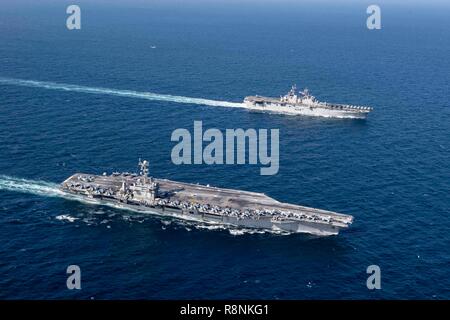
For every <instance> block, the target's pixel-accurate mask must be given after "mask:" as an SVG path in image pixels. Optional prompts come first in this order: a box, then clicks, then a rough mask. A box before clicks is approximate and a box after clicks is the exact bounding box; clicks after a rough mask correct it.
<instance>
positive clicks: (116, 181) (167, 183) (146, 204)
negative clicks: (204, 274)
mask: <svg viewBox="0 0 450 320" xmlns="http://www.w3.org/2000/svg"><path fill="white" fill-rule="evenodd" d="M141 178H142V177H141V176H137V175H129V174H125V175H124V174H119V175H115V176H105V175H103V176H96V175H85V174H75V175H73V176H71V177H70V178H68V179H67V180H66V181H64V182H63V183H62V184H61V190H62V191H64V192H66V193H70V194H74V195H76V197H77V198H79V199H81V200H83V201H88V202H89V203H93V204H98V205H108V206H113V207H115V208H120V209H126V210H133V211H137V212H145V213H149V214H156V215H161V216H167V217H173V218H177V219H183V220H188V221H197V222H203V223H208V224H220V225H224V226H227V225H228V226H234V227H242V228H254V229H263V230H269V231H285V232H289V233H308V234H313V235H317V236H330V235H337V234H338V233H339V231H340V230H341V229H346V228H347V227H348V226H349V225H350V224H351V223H352V221H353V217H352V216H349V215H344V214H339V213H336V212H332V211H325V210H320V209H315V208H308V207H303V206H298V205H294V204H288V203H281V202H278V201H276V200H274V199H272V198H270V197H268V196H266V195H264V194H262V193H255V192H248V191H241V190H232V189H222V188H215V187H209V186H202V185H196V184H188V183H181V182H176V181H171V180H165V179H153V178H152V183H154V184H157V185H158V186H159V190H158V196H156V197H153V198H152V197H150V196H148V193H146V192H142V190H143V186H142V184H140V181H141ZM125 185H128V186H129V187H128V188H129V189H127V190H128V191H127V192H128V193H124V192H123V191H122V190H123V188H124V186H125ZM144 186H145V187H147V185H146V184H145V185H144Z"/></svg>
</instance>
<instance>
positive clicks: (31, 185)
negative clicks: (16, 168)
mask: <svg viewBox="0 0 450 320" xmlns="http://www.w3.org/2000/svg"><path fill="white" fill-rule="evenodd" d="M0 190H7V191H14V192H21V193H31V194H35V195H39V196H47V197H63V196H64V195H65V194H64V192H62V191H61V190H59V188H58V184H56V183H51V182H45V181H36V180H27V179H22V178H15V177H10V176H5V175H0Z"/></svg>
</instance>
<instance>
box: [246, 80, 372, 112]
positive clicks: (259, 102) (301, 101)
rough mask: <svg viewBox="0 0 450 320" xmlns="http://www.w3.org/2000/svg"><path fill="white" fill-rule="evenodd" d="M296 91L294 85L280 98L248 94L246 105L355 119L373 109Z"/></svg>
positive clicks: (256, 108) (269, 110)
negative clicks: (322, 99)
mask: <svg viewBox="0 0 450 320" xmlns="http://www.w3.org/2000/svg"><path fill="white" fill-rule="evenodd" d="M296 91H297V87H296V86H295V85H294V86H292V88H291V90H290V91H289V92H288V93H287V94H286V95H284V96H281V97H280V98H269V97H262V96H248V97H246V98H245V99H244V105H245V106H246V108H247V109H250V110H256V111H266V112H267V111H268V112H275V113H282V114H288V115H306V116H319V117H330V118H353V119H365V118H366V117H367V115H368V114H369V112H371V111H372V110H373V109H372V108H371V107H366V106H354V105H349V104H336V103H328V102H320V101H318V100H317V99H316V98H315V97H314V96H312V95H311V94H310V93H309V91H308V89H304V90H303V91H300V92H299V94H298V95H297V93H296Z"/></svg>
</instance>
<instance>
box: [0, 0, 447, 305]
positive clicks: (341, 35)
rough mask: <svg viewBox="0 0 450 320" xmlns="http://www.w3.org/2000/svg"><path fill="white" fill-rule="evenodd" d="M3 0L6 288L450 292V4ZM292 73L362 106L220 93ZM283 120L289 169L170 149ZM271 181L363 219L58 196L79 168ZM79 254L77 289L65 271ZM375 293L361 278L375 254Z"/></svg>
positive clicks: (255, 293)
mask: <svg viewBox="0 0 450 320" xmlns="http://www.w3.org/2000/svg"><path fill="white" fill-rule="evenodd" d="M68 4H69V3H68V2H64V1H44V2H39V4H37V3H33V2H30V1H23V0H21V1H14V2H13V1H6V3H5V2H2V3H1V5H0V7H1V10H0V143H1V152H0V241H1V246H0V298H2V299H38V298H43V299H73V298H76V299H220V298H225V299H226V298H237V299H245V298H251V299H259V298H261V299H391V298H393V299H410V298H420V299H448V298H450V293H449V292H450V291H449V288H450V247H449V243H450V235H449V230H450V196H449V194H450V186H449V182H450V174H449V168H450V167H449V162H450V139H449V131H450V105H449V98H448V93H449V92H450V90H449V89H450V88H449V86H450V77H449V74H450V60H449V59H448V57H449V55H450V38H449V36H448V35H449V33H450V19H448V16H449V13H450V10H449V9H450V7H449V6H448V5H446V4H443V3H441V4H438V3H430V4H428V5H425V4H417V3H416V4H409V5H408V6H406V5H402V4H389V3H382V5H381V8H382V29H381V30H377V31H369V30H368V29H367V28H366V27H365V23H366V21H365V20H366V17H367V14H366V13H365V10H366V7H367V5H368V4H365V3H357V2H350V3H348V2H345V3H344V2H342V3H336V4H328V3H326V2H321V3H318V4H312V3H303V4H299V3H296V2H286V3H283V5H280V3H272V2H268V3H264V4H256V3H255V2H244V3H240V4H239V3H237V2H232V3H229V4H226V3H216V4H214V5H213V4H206V3H190V4H181V3H178V2H152V3H144V2H137V1H135V2H129V3H127V4H124V3H123V2H116V3H114V4H107V3H106V2H104V1H97V2H94V3H92V2H83V1H81V2H79V5H80V7H81V10H82V29H81V30H78V31H68V30H67V29H66V27H65V19H66V16H67V15H66V14H65V9H66V7H67V5H68ZM292 83H297V85H298V86H299V87H304V86H307V87H308V88H309V89H310V90H311V91H312V93H313V94H315V95H316V96H317V97H318V98H319V99H321V100H327V101H332V102H347V103H351V104H359V105H370V106H372V107H374V109H375V110H374V111H373V112H372V114H370V117H369V118H368V119H367V120H366V121H361V120H350V119H347V120H343V119H326V118H309V117H291V116H283V115H273V114H264V113H252V112H248V111H246V110H242V109H238V108H227V107H224V106H234V105H235V104H238V103H240V102H241V101H242V98H243V97H245V96H246V95H250V94H262V95H268V96H278V95H280V94H283V93H284V92H286V91H287V90H288V89H289V87H290V85H291V84H292ZM196 120H202V121H203V126H204V128H218V129H221V130H225V129H227V128H244V129H247V128H256V129H259V128H267V129H272V128H278V129H279V130H280V170H279V173H278V174H277V175H274V176H261V175H260V171H259V169H260V166H259V165H216V166H208V165H181V166H176V165H174V164H173V163H172V162H171V158H170V153H171V150H172V148H173V146H174V144H175V143H174V142H171V141H170V136H171V133H172V131H173V130H175V129H177V128H187V129H189V130H191V131H192V129H193V123H194V121H196ZM139 157H141V158H145V159H148V160H149V162H150V171H151V174H152V175H154V176H156V177H162V178H169V179H176V180H180V181H185V182H192V183H196V182H199V183H203V184H208V183H209V184H212V185H217V186H221V187H228V188H239V189H245V190H251V191H257V192H264V193H266V194H268V195H269V196H272V197H274V198H276V199H278V200H280V201H286V202H292V203H298V204H302V205H307V206H313V207H318V208H323V209H328V210H334V211H337V212H342V213H347V214H351V215H353V216H354V217H355V221H354V224H353V225H352V227H351V228H350V229H349V230H347V231H344V232H342V234H340V235H339V236H337V237H329V238H316V237H311V236H307V235H298V234H297V235H279V234H270V233H255V232H253V233H250V232H247V231H246V230H239V229H232V230H229V229H225V228H211V227H208V226H205V225H196V224H188V223H183V222H178V221H174V220H168V219H162V218H159V217H154V216H148V215H142V214H136V213H132V212H127V211H120V210H117V209H115V208H111V207H100V206H94V205H91V204H86V203H82V202H77V201H73V199H67V198H64V197H62V194H61V193H60V192H59V191H58V189H57V185H58V183H60V182H61V181H63V180H64V179H65V178H67V177H68V176H70V175H72V174H73V173H75V172H92V173H102V172H104V171H108V172H110V171H133V170H135V169H136V163H137V159H138V158H139ZM72 264H76V265H79V266H80V268H81V274H82V276H81V285H82V289H81V290H68V289H67V288H66V279H67V275H66V268H67V266H68V265H72ZM374 264H375V265H378V266H380V268H381V286H382V289H381V290H375V291H371V290H368V289H367V287H366V279H367V277H368V274H367V273H366V268H367V267H368V266H369V265H374Z"/></svg>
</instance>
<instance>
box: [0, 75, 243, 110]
mask: <svg viewBox="0 0 450 320" xmlns="http://www.w3.org/2000/svg"><path fill="white" fill-rule="evenodd" d="M0 84H2V85H12V86H22V87H32V88H42V89H49V90H60V91H72V92H82V93H91V94H105V95H112V96H119V97H128V98H138V99H146V100H152V101H167V102H178V103H187V104H198V105H206V106H213V107H228V108H243V107H244V104H243V103H238V102H229V101H218V100H210V99H202V98H191V97H183V96H172V95H167V94H158V93H153V92H139V91H132V90H116V89H108V88H99V87H85V86H78V85H73V84H64V83H56V82H47V81H34V80H22V79H14V78H2V77H0Z"/></svg>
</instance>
